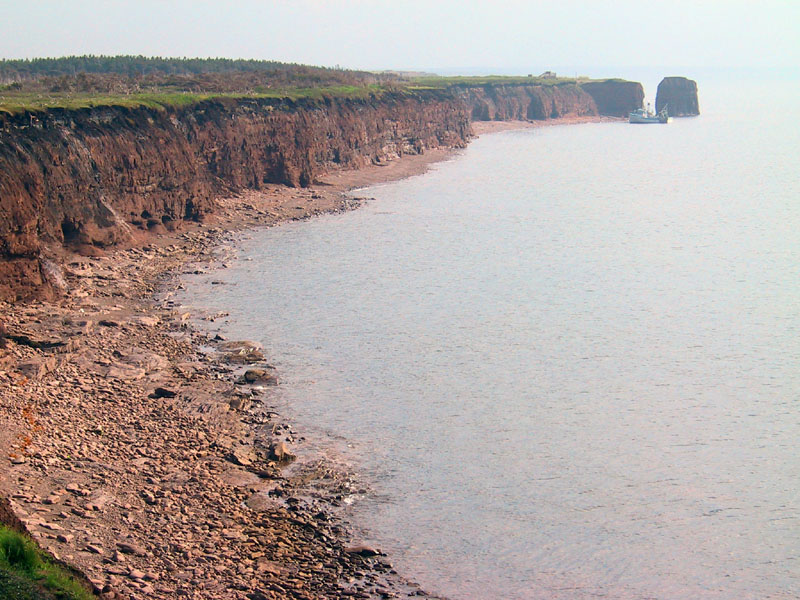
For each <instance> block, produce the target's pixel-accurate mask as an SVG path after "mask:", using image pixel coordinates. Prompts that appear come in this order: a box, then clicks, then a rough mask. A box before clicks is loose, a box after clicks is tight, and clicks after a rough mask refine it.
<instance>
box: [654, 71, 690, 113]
mask: <svg viewBox="0 0 800 600" xmlns="http://www.w3.org/2000/svg"><path fill="white" fill-rule="evenodd" d="M665 106H666V107H667V113H668V114H669V116H670V117H694V116H697V115H699V114H700V107H699V105H698V103H697V82H696V81H692V80H691V79H686V77H664V79H662V80H661V83H659V84H658V92H657V93H656V112H658V111H660V110H661V109H662V108H664V107H665Z"/></svg>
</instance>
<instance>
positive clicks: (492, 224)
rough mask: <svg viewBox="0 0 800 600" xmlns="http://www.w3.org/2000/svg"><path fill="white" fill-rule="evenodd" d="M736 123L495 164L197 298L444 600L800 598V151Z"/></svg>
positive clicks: (541, 142) (504, 154) (310, 232)
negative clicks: (223, 320)
mask: <svg viewBox="0 0 800 600" xmlns="http://www.w3.org/2000/svg"><path fill="white" fill-rule="evenodd" d="M704 106H705V107H708V106H711V107H713V106H714V98H707V99H706V101H705V102H704ZM724 109H725V106H724V103H722V102H720V103H719V106H718V110H717V112H714V111H713V110H711V111H709V112H708V113H707V114H705V115H704V116H703V117H701V118H698V119H683V120H681V119H676V120H675V122H674V123H672V124H670V125H669V126H666V127H638V128H631V127H628V126H627V125H625V124H617V123H611V124H595V125H582V126H576V127H557V128H546V129H542V130H527V131H516V132H509V133H503V134H498V135H493V136H486V137H483V138H481V139H479V140H477V141H476V142H474V143H473V144H472V145H470V147H469V148H468V149H467V150H466V151H464V152H463V154H462V155H460V156H459V157H457V158H456V159H455V160H453V161H450V162H447V163H444V164H441V165H438V166H437V167H436V168H435V170H434V171H433V172H432V173H429V174H428V175H425V176H422V177H417V178H412V179H410V180H406V181H403V182H399V183H395V184H390V185H386V186H381V187H377V188H372V189H370V190H369V191H368V192H366V194H367V195H372V196H375V198H376V200H375V201H373V202H372V203H370V204H369V205H368V206H367V207H365V208H363V209H361V210H358V211H356V212H353V213H349V214H344V215H337V216H331V217H326V218H322V219H319V220H315V221H312V222H309V223H300V224H290V225H286V226H282V227H279V228H275V229H272V230H267V231H263V232H259V233H258V234H257V235H254V236H253V237H252V239H249V240H246V241H244V242H243V244H242V248H241V255H242V257H244V258H252V260H250V261H240V262H239V263H238V264H236V265H235V266H234V267H232V268H231V269H229V270H227V271H224V272H221V273H220V272H218V273H214V274H213V279H215V280H218V279H221V278H222V279H225V280H226V281H228V282H230V283H234V284H235V285H227V286H213V287H212V286H211V285H210V280H211V277H210V276H209V277H200V278H196V279H194V280H193V281H192V282H190V290H189V294H190V296H189V297H190V298H191V302H193V303H194V304H197V305H201V306H204V307H208V308H210V309H213V310H222V309H224V310H226V311H229V312H230V313H231V315H232V318H231V322H230V324H229V325H228V329H227V331H228V334H229V335H236V336H241V337H246V338H258V339H261V340H262V341H263V342H264V343H265V346H266V348H267V350H268V352H269V353H270V354H271V356H272V357H274V362H275V363H276V364H277V365H278V366H279V368H280V369H281V371H282V373H283V381H284V382H285V383H284V385H282V386H280V388H279V391H278V392H277V393H278V394H279V398H278V400H279V401H280V402H281V403H283V404H284V410H285V411H286V412H288V413H290V415H291V416H292V417H293V418H294V419H295V420H296V421H297V422H298V423H300V424H301V425H302V426H303V427H305V428H306V429H311V430H312V431H317V439H318V440H322V441H320V442H319V443H320V445H321V446H323V447H324V446H325V444H326V443H327V444H329V445H330V446H331V447H333V446H338V444H339V442H338V440H341V439H345V440H347V441H348V443H349V444H350V445H351V446H353V450H352V451H351V456H350V458H351V459H352V460H353V461H354V462H355V463H356V464H357V465H358V467H359V468H360V469H361V470H362V472H364V473H365V474H366V477H368V478H369V479H370V480H371V481H372V485H373V487H374V489H375V491H376V497H375V498H374V499H371V500H370V499H366V500H363V501H361V502H359V503H357V504H356V505H355V508H354V510H355V518H356V519H357V521H358V522H360V523H361V524H363V525H364V526H366V527H368V528H369V531H370V532H371V535H372V536H373V538H374V540H376V541H377V543H379V544H380V545H381V546H382V547H383V548H389V549H390V550H391V551H392V554H393V558H394V560H395V562H396V563H397V564H398V565H399V566H401V567H402V568H403V569H404V570H405V571H407V572H410V573H413V574H414V576H415V577H417V578H418V579H419V580H420V581H421V583H423V584H424V585H425V587H427V588H429V589H433V590H435V591H438V592H441V593H444V594H448V595H450V596H451V597H453V598H487V597H497V598H556V599H561V598H564V599H567V598H569V599H575V598H596V597H605V598H631V599H634V598H635V599H639V598H658V599H670V600H671V599H678V598H685V599H690V598H724V599H730V600H733V599H739V598H797V597H800V562H799V561H800V556H798V555H799V554H800V497H799V496H798V490H800V487H798V481H800V479H799V476H800V453H799V452H798V449H797V439H798V436H800V424H799V422H798V421H799V419H798V414H799V411H798V398H799V397H800V369H799V368H798V366H799V365H800V360H799V359H800V278H799V277H798V274H797V266H798V264H800V233H798V232H800V214H798V213H800V203H798V202H797V199H798V198H799V197H800V183H799V182H798V169H797V164H796V151H797V150H796V149H797V148H798V147H800V144H798V142H799V141H800V140H798V133H797V128H796V127H793V126H792V127H787V124H786V123H783V124H781V123H780V122H779V121H778V120H777V119H776V120H775V122H769V121H768V118H769V115H767V116H765V117H763V118H762V119H761V120H760V121H759V122H754V121H752V120H747V119H745V118H744V117H743V116H741V115H737V114H734V113H726V112H725V110H724ZM776 113H778V114H779V113H780V111H776ZM364 194H365V193H364V192H361V193H360V195H364ZM325 432H328V433H330V434H331V435H332V437H330V438H326V437H325V436H324V435H321V434H323V433H325ZM333 436H337V437H333ZM325 440H328V441H327V442H326V441H325ZM345 451H346V450H345Z"/></svg>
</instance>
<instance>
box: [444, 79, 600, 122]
mask: <svg viewBox="0 0 800 600" xmlns="http://www.w3.org/2000/svg"><path fill="white" fill-rule="evenodd" d="M460 96H461V98H462V99H463V100H464V101H465V102H466V103H467V106H468V107H469V112H470V117H471V118H472V120H473V121H508V120H531V121H534V120H535V121H541V120H544V119H556V118H559V117H564V116H566V115H597V114H599V112H598V110H597V105H596V104H595V102H594V100H593V99H592V97H591V96H590V95H589V94H587V93H586V92H585V91H584V90H583V89H582V88H581V87H580V86H578V85H575V84H567V85H554V86H541V85H514V86H510V85H486V86H481V87H469V88H464V89H463V90H462V91H461V93H460Z"/></svg>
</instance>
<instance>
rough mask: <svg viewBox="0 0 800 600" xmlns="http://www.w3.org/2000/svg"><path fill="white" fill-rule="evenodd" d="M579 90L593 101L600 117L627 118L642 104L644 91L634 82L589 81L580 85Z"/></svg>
mask: <svg viewBox="0 0 800 600" xmlns="http://www.w3.org/2000/svg"><path fill="white" fill-rule="evenodd" d="M581 88H582V89H583V90H584V91H585V92H586V93H587V94H589V95H590V96H591V97H592V98H593V99H594V101H595V104H596V105H597V110H598V112H599V113H600V114H601V115H609V116H612V117H627V116H628V113H630V112H631V111H633V110H636V109H637V108H642V105H643V103H644V89H643V88H642V84H641V83H639V82H636V81H624V80H622V79H608V80H606V81H589V82H586V83H583V84H581Z"/></svg>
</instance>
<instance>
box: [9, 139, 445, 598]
mask: <svg viewBox="0 0 800 600" xmlns="http://www.w3.org/2000/svg"><path fill="white" fill-rule="evenodd" d="M434 154H436V153H434ZM432 158H433V157H432V156H429V157H428V159H429V160H430V159H432ZM419 164H422V161H419ZM406 168H409V167H408V165H406ZM367 171H369V170H367ZM363 176H367V174H366V173H364V174H363ZM340 191H341V187H340V186H323V187H320V188H314V189H304V190H295V189H291V188H283V187H280V186H272V188H271V189H269V190H266V191H261V192H259V193H250V194H245V195H243V196H240V197H238V198H229V199H225V200H222V201H220V202H219V205H220V206H219V207H218V211H217V218H216V220H215V222H213V223H210V224H207V225H198V226H195V227H192V228H191V229H185V230H183V231H180V232H175V233H164V234H161V235H158V236H154V237H153V240H152V243H149V244H147V245H145V246H142V247H128V248H120V249H117V250H113V251H112V252H109V253H108V254H107V255H103V256H91V257H86V256H78V255H75V256H73V257H72V258H71V260H69V261H68V262H67V263H66V268H65V269H64V277H65V281H64V285H65V288H66V289H67V290H68V292H67V294H66V295H65V297H64V298H62V299H61V300H60V301H55V302H49V303H39V302H32V303H28V304H3V305H2V306H0V311H2V314H3V321H4V331H3V346H4V347H3V348H2V349H0V390H2V402H1V403H0V448H1V449H2V457H3V458H2V460H3V462H4V463H5V466H4V468H3V472H4V476H3V478H2V481H1V482H0V493H2V494H3V495H5V496H7V497H8V498H9V499H10V500H11V505H12V507H13V509H14V512H15V513H16V515H17V516H19V517H20V518H21V520H22V521H23V523H24V524H25V525H26V527H27V529H28V530H29V531H30V533H31V534H32V535H33V536H34V537H35V538H36V539H37V540H38V541H39V542H40V543H41V544H42V545H43V546H44V547H45V548H46V549H48V550H49V551H50V552H51V553H52V554H53V555H54V556H56V557H57V558H60V559H62V560H64V561H65V562H67V563H69V564H72V565H75V566H76V567H78V568H79V569H81V570H82V571H83V572H84V573H85V574H86V575H87V576H88V577H89V579H90V580H91V581H92V583H93V584H94V586H95V587H96V588H97V590H98V591H100V592H102V595H103V596H104V597H108V598H175V597H189V598H226V599H229V598H250V599H251V600H252V599H259V598H276V599H277V598H349V597H353V598H391V597H411V596H415V597H418V596H423V597H428V596H426V594H425V593H424V592H422V591H421V590H419V588H418V587H417V586H415V585H413V584H411V583H409V582H407V581H406V580H405V579H403V578H402V577H401V576H399V575H398V574H397V573H396V572H395V571H394V569H393V568H392V565H391V563H390V562H389V561H388V560H387V558H386V557H384V556H382V555H381V554H380V553H379V552H378V551H377V550H375V549H372V548H366V547H359V546H358V545H357V540H350V539H349V534H348V531H347V528H346V527H345V525H344V523H343V522H342V521H341V519H340V518H339V517H337V515H336V510H335V507H336V505H337V504H339V503H340V501H341V500H342V498H343V497H344V496H346V495H348V494H350V493H352V490H351V487H352V485H353V483H352V481H351V479H350V477H349V475H348V474H347V473H341V472H337V471H336V469H334V468H332V467H331V466H330V465H326V464H322V463H319V464H316V465H313V466H311V467H308V466H307V467H305V468H304V469H301V470H292V473H291V474H285V473H284V471H283V469H282V467H283V466H284V465H286V464H288V463H289V462H290V461H291V460H292V458H293V456H292V454H291V444H292V441H293V440H294V438H295V436H296V435H297V434H296V433H295V432H294V431H293V430H292V426H291V424H289V423H287V422H285V421H284V420H283V419H281V417H280V416H279V415H277V414H275V413H274V412H272V411H271V410H270V407H269V406H266V405H264V389H265V387H266V386H269V385H274V384H275V383H276V374H275V373H274V372H273V370H272V369H271V368H270V367H269V365H268V364H267V363H266V362H265V357H264V356H263V355H262V353H261V352H260V350H259V349H258V347H257V346H255V345H253V344H250V343H248V342H243V341H231V340H219V339H210V338H209V337H208V336H207V335H206V334H204V333H201V332H199V331H195V330H193V329H192V328H191V327H190V326H189V323H188V319H189V317H190V315H188V314H180V313H179V312H178V311H175V310H173V309H172V308H171V307H170V306H169V303H168V302H159V301H158V300H156V293H157V292H158V293H159V297H163V295H164V293H167V294H168V292H169V290H170V289H171V288H172V287H174V286H175V285H177V283H176V280H175V277H174V276H175V275H176V274H179V273H180V271H181V269H182V268H184V266H185V265H187V264H188V261H190V260H191V261H198V260H199V261H203V260H211V255H212V253H213V250H214V248H215V246H216V245H217V243H218V242H219V240H220V239H221V237H222V236H224V235H227V234H228V232H230V231H231V230H234V229H238V228H241V227H247V226H255V225H271V224H275V223H278V222H280V221H283V220H287V219H303V218H308V217H310V216H313V215H316V214H320V213H322V212H335V211H341V210H348V209H351V208H353V207H354V206H357V205H358V202H357V201H354V200H352V199H349V198H347V197H344V196H342V195H341V194H340ZM351 545H352V546H354V547H350V546H351Z"/></svg>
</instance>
